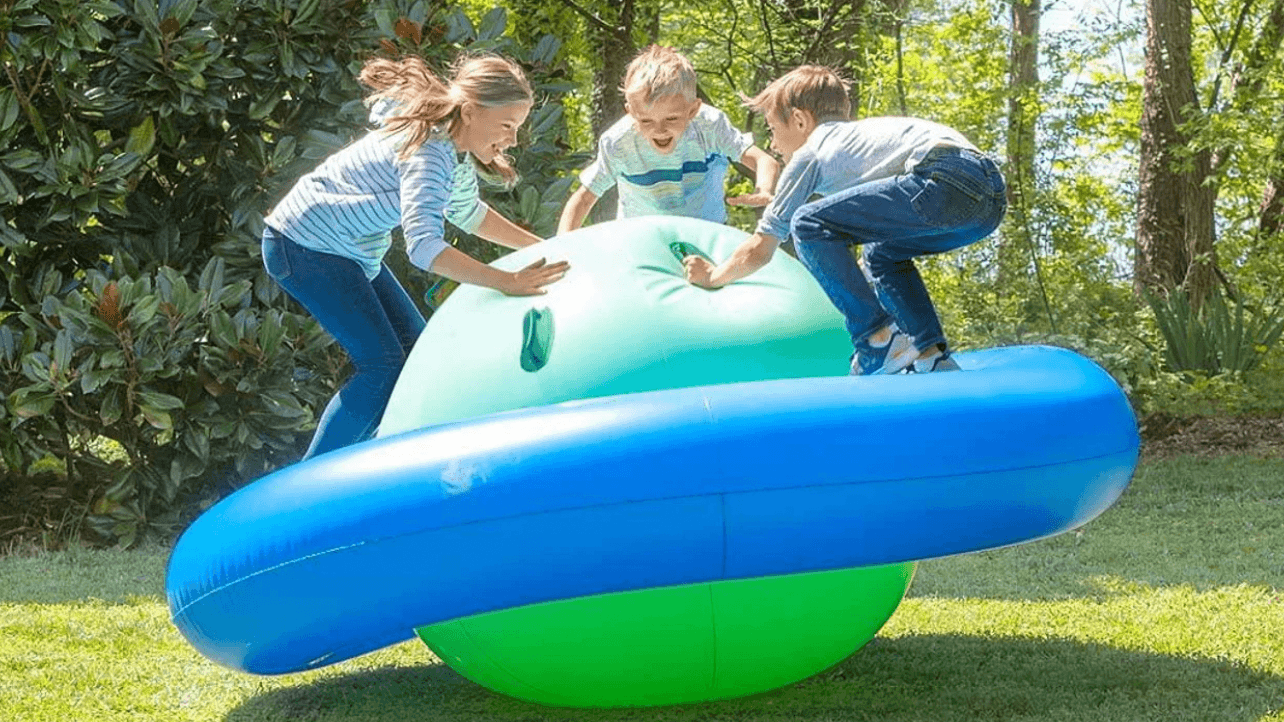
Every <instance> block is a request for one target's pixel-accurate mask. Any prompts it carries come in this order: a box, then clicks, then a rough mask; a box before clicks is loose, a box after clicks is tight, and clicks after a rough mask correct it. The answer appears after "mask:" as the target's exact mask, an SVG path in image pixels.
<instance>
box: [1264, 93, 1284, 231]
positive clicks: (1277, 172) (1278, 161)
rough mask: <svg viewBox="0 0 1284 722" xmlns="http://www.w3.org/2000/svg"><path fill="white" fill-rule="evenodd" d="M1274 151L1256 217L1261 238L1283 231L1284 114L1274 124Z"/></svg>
mask: <svg viewBox="0 0 1284 722" xmlns="http://www.w3.org/2000/svg"><path fill="white" fill-rule="evenodd" d="M1275 127H1276V128H1277V130H1276V131H1275V149H1274V150H1273V151H1272V152H1271V165H1270V168H1271V171H1270V175H1269V177H1268V178H1267V179H1266V193H1265V195H1264V196H1263V198H1262V207H1261V210H1260V211H1259V212H1258V216H1257V230H1258V233H1260V234H1261V235H1262V237H1263V238H1268V237H1270V236H1273V235H1275V234H1277V233H1279V232H1280V231H1282V230H1284V113H1281V115H1280V119H1279V121H1278V122H1277V123H1276V126H1275Z"/></svg>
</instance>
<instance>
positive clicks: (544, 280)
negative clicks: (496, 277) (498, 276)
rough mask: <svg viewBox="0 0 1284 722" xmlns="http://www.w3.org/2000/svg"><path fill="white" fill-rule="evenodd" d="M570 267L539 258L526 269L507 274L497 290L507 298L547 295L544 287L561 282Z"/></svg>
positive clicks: (563, 262) (564, 262)
mask: <svg viewBox="0 0 1284 722" xmlns="http://www.w3.org/2000/svg"><path fill="white" fill-rule="evenodd" d="M570 267H571V264H570V263H568V262H567V261H558V262H556V263H548V262H547V261H545V260H544V259H543V258H541V259H539V260H538V261H536V262H534V263H532V264H531V265H529V266H527V267H526V268H523V269H522V270H520V271H518V272H516V273H511V274H509V278H508V279H507V280H506V281H505V282H504V283H503V284H502V285H501V286H500V287H499V290H500V291H502V292H503V293H504V294H505V295H508V296H539V295H542V294H544V293H547V291H545V290H544V286H547V285H549V284H550V283H556V282H557V281H559V280H561V278H562V276H565V275H566V270H567V269H568V268H570Z"/></svg>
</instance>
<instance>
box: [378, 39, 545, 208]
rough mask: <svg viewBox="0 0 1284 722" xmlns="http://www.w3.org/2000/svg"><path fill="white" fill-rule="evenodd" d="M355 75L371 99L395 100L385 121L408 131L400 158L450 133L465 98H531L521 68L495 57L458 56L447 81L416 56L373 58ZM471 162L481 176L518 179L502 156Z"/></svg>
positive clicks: (489, 103) (491, 101)
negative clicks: (366, 89)
mask: <svg viewBox="0 0 1284 722" xmlns="http://www.w3.org/2000/svg"><path fill="white" fill-rule="evenodd" d="M357 79H358V80H360V81H361V83H362V84H364V85H365V86H367V87H369V88H370V89H371V90H373V91H374V93H372V94H371V96H370V98H369V100H370V101H372V102H373V101H375V100H379V99H383V98H387V99H390V100H392V101H394V102H396V103H397V105H398V107H397V109H396V110H395V111H394V114H393V115H391V116H389V117H388V118H387V119H386V120H385V121H384V123H385V127H386V128H387V129H388V130H389V131H391V132H394V133H395V132H400V131H403V130H406V131H408V135H407V138H406V142H405V144H404V145H402V147H401V152H400V156H401V157H402V158H407V157H409V156H411V155H413V154H414V153H415V151H417V150H419V148H420V147H422V146H423V144H424V143H425V142H427V140H428V139H429V138H430V137H432V135H433V134H434V133H439V132H441V131H442V129H443V126H444V130H445V132H446V133H447V134H449V135H452V136H453V135H454V133H455V132H456V130H457V129H458V127H459V109H460V107H462V106H463V104H464V103H466V102H471V103H473V104H475V105H480V106H482V107H484V108H493V107H495V106H500V105H510V104H512V103H523V102H525V103H530V102H533V99H534V95H535V94H534V93H533V92H531V86H530V83H529V82H528V81H527V80H526V74H525V73H523V72H522V69H521V67H520V66H518V65H517V63H514V62H513V61H511V60H508V59H507V58H502V57H500V56H498V55H472V56H463V57H461V58H459V59H458V60H457V61H456V62H455V64H454V65H453V66H452V68H451V73H450V80H449V81H443V80H442V79H441V78H440V77H438V76H437V74H436V73H434V72H433V71H432V70H430V69H429V68H428V64H427V63H425V62H424V61H423V59H422V58H419V57H413V56H411V57H406V58H402V59H401V60H388V59H385V58H374V59H372V60H369V61H367V62H366V64H365V66H364V67H362V68H361V74H360V75H358V76H357ZM473 162H474V163H476V164H477V166H478V168H479V169H480V170H481V171H483V172H484V173H485V174H487V175H490V176H492V177H496V176H497V177H498V178H499V179H500V180H501V181H502V182H503V183H505V184H508V185H511V184H512V183H514V182H516V180H517V171H516V170H514V169H513V165H512V161H511V160H510V159H509V158H507V157H506V156H504V155H503V154H500V155H496V156H495V159H494V160H493V161H492V162H491V163H489V164H482V163H481V162H480V161H478V160H477V159H476V158H475V157H474V158H473Z"/></svg>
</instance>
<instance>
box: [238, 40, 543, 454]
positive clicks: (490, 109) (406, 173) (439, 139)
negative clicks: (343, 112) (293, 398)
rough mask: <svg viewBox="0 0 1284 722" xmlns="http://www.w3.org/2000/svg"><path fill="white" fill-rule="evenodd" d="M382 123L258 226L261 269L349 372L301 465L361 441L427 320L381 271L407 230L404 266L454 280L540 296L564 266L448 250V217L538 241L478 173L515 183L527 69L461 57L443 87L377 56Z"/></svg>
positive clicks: (411, 61) (427, 74)
mask: <svg viewBox="0 0 1284 722" xmlns="http://www.w3.org/2000/svg"><path fill="white" fill-rule="evenodd" d="M360 80H361V82H362V83H364V84H365V85H366V86H368V87H370V88H371V89H373V90H374V91H375V92H374V95H373V96H372V99H373V101H374V107H373V112H372V114H371V119H372V121H373V122H375V123H376V124H377V125H378V127H377V128H375V129H374V130H371V131H370V132H368V133H367V134H366V135H364V136H363V137H361V138H360V139H358V140H357V141H355V142H354V143H352V144H351V145H349V146H347V147H346V148H344V149H343V150H340V151H339V152H337V153H335V154H334V155H332V156H330V157H329V158H327V159H326V160H325V161H324V162H323V163H322V164H321V165H320V166H318V167H317V168H316V170H314V171H312V172H311V173H308V174H307V175H305V176H303V177H302V178H301V179H299V181H298V182H297V183H296V184H295V186H294V187H293V188H292V189H291V190H290V192H289V193H287V194H286V196H285V198H283V199H282V200H281V202H280V203H278V204H277V206H276V208H274V209H273V210H272V212H271V213H270V214H269V215H268V217H267V218H266V221H265V223H266V228H265V229H264V231H263V264H264V266H265V267H266V268H267V271H268V274H269V275H271V276H272V277H273V278H275V279H276V281H277V282H278V283H280V284H281V286H282V287H283V288H284V289H285V290H286V292H287V293H289V294H290V296H292V297H293V298H294V299H295V300H297V301H298V302H299V303H300V304H301V305H302V306H303V307H304V308H305V309H307V310H308V312H309V313H311V314H312V315H313V317H315V318H316V319H317V321H318V322H319V323H320V324H321V326H322V328H324V329H325V330H326V331H327V332H329V333H330V335H331V336H333V337H334V339H335V340H336V341H338V342H339V345H340V346H342V347H343V348H344V350H345V351H347V352H348V355H349V357H350V358H351V360H352V365H353V367H354V368H355V371H354V373H353V375H352V377H351V378H350V379H349V380H348V382H347V383H346V384H345V385H344V386H343V388H342V389H340V390H339V392H338V393H337V394H335V395H334V397H333V398H332V399H331V400H330V403H329V404H328V405H327V406H326V409H325V411H324V413H322V415H321V418H320V419H319V420H318V422H317V430H316V433H315V434H314V435H313V438H312V443H311V445H310V446H309V448H308V451H307V454H306V455H305V456H304V458H305V459H306V458H311V457H313V456H316V455H317V454H322V453H325V452H327V451H331V450H333V449H337V448H340V447H343V446H347V445H349V444H352V443H355V442H358V441H361V440H363V439H365V438H367V437H369V436H370V435H371V434H372V433H373V432H374V430H375V428H376V426H377V425H378V423H379V418H380V416H381V415H382V414H383V410H384V407H385V406H386V405H387V403H388V398H389V396H390V395H391V394H392V389H393V386H394V385H395V384H396V381H397V375H398V374H399V373H400V371H401V367H402V366H403V365H404V364H405V360H406V356H407V355H408V354H409V353H410V349H411V348H412V347H413V346H414V343H415V340H416V339H417V338H419V334H420V332H421V331H423V328H424V318H423V316H422V315H421V314H420V313H419V310H418V309H417V308H416V307H415V305H414V302H413V301H411V300H410V296H409V295H407V294H406V291H405V289H403V288H402V287H401V284H400V283H399V282H398V281H397V279H396V278H395V277H394V276H393V275H392V272H391V271H390V270H389V269H388V267H387V266H386V265H384V263H383V257H384V255H385V254H386V253H387V252H388V248H389V246H390V244H391V232H392V229H393V228H395V227H397V226H401V229H402V232H403V233H404V235H405V238H406V250H407V252H408V254H409V256H410V260H411V261H412V262H413V263H414V264H415V265H416V266H418V267H420V268H423V269H425V270H429V271H432V272H433V273H437V274H439V275H442V276H445V277H447V278H450V279H453V280H456V281H459V282H461V283H473V284H477V285H481V286H487V287H489V288H494V289H496V290H499V291H501V292H503V293H505V294H508V295H512V296H525V295H533V294H539V293H543V292H544V290H543V288H544V286H547V285H548V284H550V283H553V282H555V281H557V280H558V279H560V278H561V277H562V276H563V274H565V273H566V269H567V264H566V262H557V263H546V262H545V261H544V259H540V260H539V261H536V262H535V263H532V264H531V265H529V266H527V267H526V268H523V269H522V270H520V271H516V272H511V273H510V272H506V271H501V270H499V269H497V268H493V267H491V266H487V265H485V264H483V263H481V262H480V261H477V260H475V259H473V258H472V257H470V256H468V255H466V254H464V253H463V252H462V251H459V250H458V249H456V248H454V247H453V246H451V245H449V244H447V243H446V240H445V225H444V224H445V222H446V221H449V222H450V223H452V224H454V225H456V226H458V227H459V228H460V229H462V230H464V231H466V232H468V233H473V234H475V235H478V236H481V237H482V238H485V239H487V240H489V241H492V242H494V243H497V244H500V245H503V246H507V247H509V248H522V247H524V246H529V245H531V244H533V243H537V242H539V241H540V240H541V239H540V238H539V237H538V236H535V235H533V234H531V233H529V232H527V231H525V230H523V229H522V228H520V227H518V226H516V225H514V224H513V223H511V222H509V221H508V220H507V219H505V218H504V217H503V216H501V215H499V214H498V213H496V212H495V211H494V210H493V209H491V208H490V207H489V206H487V205H486V204H485V203H483V202H482V201H481V199H480V198H479V197H478V194H477V173H476V168H481V169H482V170H483V171H484V172H486V173H487V174H490V175H495V176H497V177H499V178H502V179H503V180H504V181H506V182H510V183H511V182H512V181H513V180H515V178H516V173H515V172H514V171H513V169H512V166H511V164H510V163H509V162H508V160H507V158H505V156H504V151H505V150H507V149H508V148H510V147H512V145H513V144H514V143H515V142H516V137H517V129H518V128H519V127H520V126H521V124H522V123H523V122H525V120H526V116H527V115H528V114H529V113H530V109H531V105H532V98H533V95H532V93H531V88H530V85H529V83H528V82H527V81H526V77H525V75H524V74H523V73H522V70H521V68H519V67H518V66H517V65H516V64H514V63H512V62H511V61H508V60H506V59H504V58H500V57H497V56H476V57H471V58H467V59H465V60H463V61H462V62H461V63H459V64H458V65H457V67H456V69H455V71H454V73H453V74H452V77H451V79H450V80H449V82H443V81H442V80H441V79H440V78H438V77H437V76H436V75H434V74H433V73H432V71H430V70H429V69H428V67H427V65H425V64H424V62H423V60H421V59H419V58H414V57H411V58H406V59H403V60H400V61H391V60H383V59H376V60H372V61H370V62H368V63H366V65H365V67H364V68H362V71H361V75H360Z"/></svg>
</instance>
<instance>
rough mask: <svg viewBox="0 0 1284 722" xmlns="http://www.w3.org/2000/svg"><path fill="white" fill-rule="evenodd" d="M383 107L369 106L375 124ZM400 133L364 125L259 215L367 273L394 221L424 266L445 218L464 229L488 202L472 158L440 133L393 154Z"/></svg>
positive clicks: (377, 263) (375, 265)
mask: <svg viewBox="0 0 1284 722" xmlns="http://www.w3.org/2000/svg"><path fill="white" fill-rule="evenodd" d="M389 110H390V108H389V107H388V106H387V105H386V104H385V105H376V107H375V109H374V110H373V112H372V113H371V120H372V121H373V122H376V123H381V122H382V120H383V118H385V117H386V116H387V114H388V112H389ZM402 138H403V135H402V134H392V133H388V132H386V131H384V130H382V129H375V130H371V131H370V132H368V133H366V135H364V136H362V137H361V138H359V139H358V140H356V141H355V142H353V143H352V144H351V145H349V146H347V147H346V148H344V149H343V150H340V151H338V152H337V153H335V154H334V155H331V156H330V157H329V158H327V159H326V160H325V161H324V162H322V163H321V165H320V166H318V167H317V168H316V169H315V170H313V171H312V172H311V173H308V174H307V175H305V176H303V177H302V178H300V179H299V181H298V183H296V184H295V185H294V188H292V189H291V190H290V192H289V193H287V194H286V196H285V198H283V199H282V200H281V202H280V203H278V204H277V206H276V208H274V209H273V210H272V212H271V213H270V214H269V215H268V217H267V219H266V222H267V224H268V225H269V226H271V227H272V228H274V229H276V230H277V231H279V232H280V233H281V234H283V235H284V236H286V237H287V238H289V239H290V240H292V241H294V242H295V243H298V244H299V245H301V246H304V247H305V248H310V249H312V250H315V251H321V252H323V253H332V254H334V255H336V256H342V257H344V258H350V259H352V260H353V261H356V262H357V263H358V264H360V266H361V268H362V270H363V271H364V272H365V274H366V277H367V278H371V279H373V278H374V277H375V276H377V275H379V271H380V267H381V265H382V263H383V257H384V255H385V254H386V253H387V252H388V248H389V246H390V245H391V244H392V236H391V232H392V229H393V228H396V227H397V226H398V225H400V226H401V229H402V232H403V233H404V235H405V238H406V252H407V253H408V254H409V256H410V260H411V262H412V263H414V264H415V265H416V266H418V267H420V268H423V269H425V270H427V269H429V268H431V266H432V263H433V261H434V260H435V259H436V258H437V255H438V254H440V253H441V252H442V251H443V250H445V249H446V240H445V221H447V220H449V221H450V222H451V223H452V224H453V225H455V226H457V227H458V228H460V229H461V230H463V231H464V232H466V233H472V232H474V231H476V230H477V228H478V227H479V226H480V225H481V222H482V220H483V219H484V218H485V217H486V212H487V211H488V210H489V206H487V205H486V204H485V203H483V202H482V201H481V199H480V197H479V196H478V190H477V173H476V170H475V169H474V167H473V164H472V162H471V161H470V160H469V159H468V158H467V157H466V156H464V155H463V154H461V153H460V152H459V151H458V150H457V149H456V148H455V145H454V143H452V142H451V140H450V138H449V137H448V136H445V135H441V136H433V137H431V138H430V139H429V140H428V141H427V142H425V143H424V144H423V146H422V147H420V148H419V150H418V151H417V152H415V153H414V154H413V155H411V156H410V157H409V158H406V159H405V160H402V159H400V158H398V157H397V154H398V152H399V151H400V150H401V145H402Z"/></svg>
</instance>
